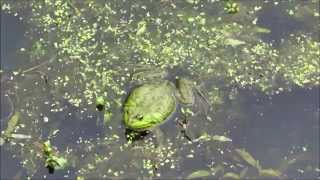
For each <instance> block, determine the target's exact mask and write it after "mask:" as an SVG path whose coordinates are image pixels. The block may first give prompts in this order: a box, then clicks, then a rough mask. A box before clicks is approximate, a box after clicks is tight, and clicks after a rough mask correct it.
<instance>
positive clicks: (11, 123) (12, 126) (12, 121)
mask: <svg viewBox="0 0 320 180" xmlns="http://www.w3.org/2000/svg"><path fill="white" fill-rule="evenodd" d="M19 119H20V112H15V113H14V115H13V116H12V117H11V118H10V119H9V121H8V127H7V129H6V130H5V131H4V136H5V137H10V134H11V133H13V131H14V129H15V127H16V126H17V125H18V122H19Z"/></svg>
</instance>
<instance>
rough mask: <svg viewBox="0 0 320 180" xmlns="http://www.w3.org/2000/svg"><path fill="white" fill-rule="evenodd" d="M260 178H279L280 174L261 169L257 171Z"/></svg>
mask: <svg viewBox="0 0 320 180" xmlns="http://www.w3.org/2000/svg"><path fill="white" fill-rule="evenodd" d="M259 174H260V176H267V177H279V176H281V172H280V171H277V170H274V169H261V170H260V171H259Z"/></svg>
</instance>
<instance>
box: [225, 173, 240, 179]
mask: <svg viewBox="0 0 320 180" xmlns="http://www.w3.org/2000/svg"><path fill="white" fill-rule="evenodd" d="M222 179H240V176H239V175H238V174H236V173H232V172H228V173H226V174H224V175H223V177H222Z"/></svg>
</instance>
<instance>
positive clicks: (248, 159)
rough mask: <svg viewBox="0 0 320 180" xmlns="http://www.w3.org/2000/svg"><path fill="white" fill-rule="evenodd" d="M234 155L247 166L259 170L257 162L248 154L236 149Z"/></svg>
mask: <svg viewBox="0 0 320 180" xmlns="http://www.w3.org/2000/svg"><path fill="white" fill-rule="evenodd" d="M235 151H236V153H237V154H238V155H239V156H240V157H241V158H242V159H243V160H244V161H246V162H247V163H248V164H250V165H251V166H253V167H255V168H257V169H258V170H260V169H261V166H260V165H259V161H257V160H255V159H254V158H253V157H252V155H251V154H250V153H248V152H247V151H246V150H244V149H236V150H235Z"/></svg>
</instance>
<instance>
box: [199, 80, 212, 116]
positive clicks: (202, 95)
mask: <svg viewBox="0 0 320 180" xmlns="http://www.w3.org/2000/svg"><path fill="white" fill-rule="evenodd" d="M195 93H196V95H197V96H198V97H199V98H198V99H199V106H200V109H201V110H203V111H204V113H205V115H207V114H208V112H209V110H210V109H211V103H210V101H209V100H208V98H207V97H209V95H208V92H207V91H206V90H205V89H204V88H201V86H199V87H196V89H195Z"/></svg>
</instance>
